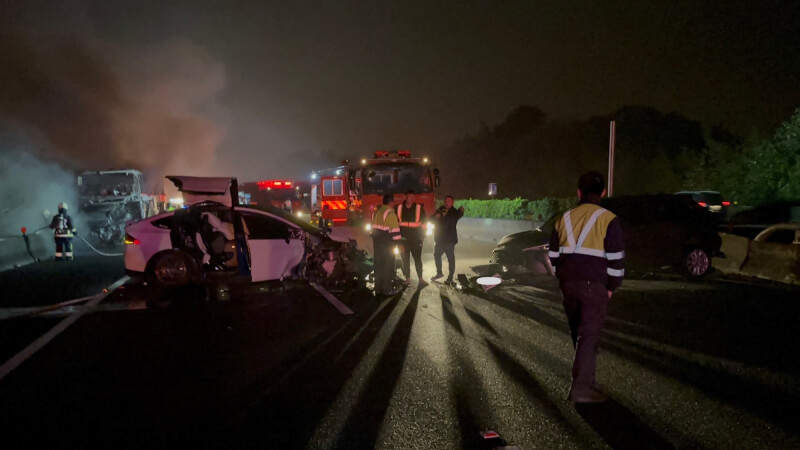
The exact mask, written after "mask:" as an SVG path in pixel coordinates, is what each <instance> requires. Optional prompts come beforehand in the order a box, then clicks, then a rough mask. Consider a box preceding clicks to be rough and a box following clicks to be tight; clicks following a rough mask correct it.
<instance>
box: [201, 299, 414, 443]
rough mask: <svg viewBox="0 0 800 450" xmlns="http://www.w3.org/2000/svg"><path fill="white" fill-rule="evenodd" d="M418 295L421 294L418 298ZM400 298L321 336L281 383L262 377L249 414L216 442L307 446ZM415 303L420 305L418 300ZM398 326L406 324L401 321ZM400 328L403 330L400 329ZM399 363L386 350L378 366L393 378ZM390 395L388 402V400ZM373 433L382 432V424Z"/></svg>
mask: <svg viewBox="0 0 800 450" xmlns="http://www.w3.org/2000/svg"><path fill="white" fill-rule="evenodd" d="M416 298H417V295H415V297H414V299H416ZM400 300H401V296H400V295H397V296H395V297H393V298H391V299H389V300H388V302H387V303H386V304H384V305H379V306H378V307H377V309H375V310H372V311H366V312H365V313H363V314H360V315H357V316H356V317H354V318H353V319H351V320H350V322H348V323H347V324H346V325H344V326H343V327H339V328H337V329H335V330H331V331H330V332H329V333H327V334H326V335H325V336H324V337H323V339H321V341H322V342H321V344H320V347H319V348H318V349H317V350H316V351H315V352H314V354H315V356H314V357H313V358H311V359H310V360H308V361H305V362H303V363H302V364H301V365H300V367H299V368H298V369H297V370H296V372H294V373H291V374H289V375H288V378H287V379H285V380H282V381H278V382H277V384H276V380H275V379H274V377H273V376H270V377H267V378H266V379H264V380H262V381H261V382H260V383H259V386H256V387H254V392H253V394H252V396H253V400H252V403H253V405H252V406H251V407H250V408H248V410H247V411H246V413H245V415H244V417H242V418H241V419H240V420H238V421H237V422H236V423H234V424H232V425H230V426H228V427H225V428H224V429H222V430H220V432H219V433H218V434H219V435H218V436H217V437H216V438H215V439H214V443H215V445H214V446H226V445H243V446H247V447H252V448H255V447H263V448H277V447H280V448H305V447H307V446H308V443H309V441H310V440H311V438H312V436H313V435H314V432H315V431H316V429H317V427H318V426H319V425H320V423H321V421H322V419H323V417H324V416H325V414H326V412H327V411H328V410H329V408H330V407H331V405H332V404H333V403H334V402H335V401H336V399H337V396H338V394H339V393H340V391H341V389H342V388H343V387H344V386H345V384H346V383H347V381H348V380H349V379H350V377H351V376H352V374H353V371H354V370H355V369H356V367H357V366H358V364H359V363H360V362H361V361H362V359H363V358H364V356H365V355H366V354H367V352H368V350H369V348H370V346H371V345H372V343H373V342H374V340H375V338H376V336H377V335H378V333H379V332H380V330H381V329H382V328H383V326H384V324H385V322H386V320H387V319H388V318H389V317H390V316H391V314H392V313H393V312H394V311H395V309H396V307H397V305H398V303H399V302H400ZM414 304H415V305H416V301H415V302H414ZM415 310H416V307H414V308H413V309H409V308H408V307H407V309H406V311H405V313H404V316H403V318H401V324H403V323H406V322H407V321H408V319H407V316H408V314H409V311H415ZM411 314H413V313H411ZM403 319H405V321H404V320H403ZM411 319H412V320H413V316H412V317H411ZM398 330H402V328H400V326H399V325H398ZM397 333H401V334H402V332H401V331H398V332H397ZM397 333H396V334H397ZM401 339H402V337H401V336H398V337H397V338H395V337H394V336H393V338H392V343H390V345H394V346H398V345H399V342H400V340H401ZM406 339H407V337H406ZM387 350H388V349H387ZM381 364H382V365H383V368H382V369H380V365H381ZM396 366H397V362H396V360H395V359H392V358H391V357H389V356H384V359H383V360H382V363H379V368H378V369H376V370H381V371H382V375H383V376H385V377H389V378H391V372H393V369H396ZM284 369H285V367H284ZM398 374H399V371H398ZM395 376H396V375H395ZM385 381H386V380H382V382H385ZM373 387H374V386H373ZM367 392H369V391H367ZM389 395H391V393H390V394H389ZM386 401H387V403H386V404H387V405H388V400H386ZM362 402H367V400H363V401H362ZM376 405H377V403H375V402H372V403H370V404H368V405H366V404H363V403H362V405H361V406H362V407H375V406H376ZM345 406H346V405H345ZM354 411H355V412H354V414H357V413H358V410H357V409H356V410H354ZM381 420H382V417H381ZM367 425H368V426H367V428H374V423H373V421H372V420H370V421H369V423H368V424H367ZM372 434H373V435H377V430H376V431H374V432H373V433H372Z"/></svg>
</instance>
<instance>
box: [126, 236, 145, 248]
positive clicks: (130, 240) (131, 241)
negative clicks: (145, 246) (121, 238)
mask: <svg viewBox="0 0 800 450" xmlns="http://www.w3.org/2000/svg"><path fill="white" fill-rule="evenodd" d="M141 243H142V241H140V240H138V239H136V238H134V237H133V236H131V235H130V234H128V233H125V245H139V244H141Z"/></svg>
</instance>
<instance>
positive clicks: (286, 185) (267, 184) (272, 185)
mask: <svg viewBox="0 0 800 450" xmlns="http://www.w3.org/2000/svg"><path fill="white" fill-rule="evenodd" d="M256 185H258V189H259V190H262V191H264V190H267V189H291V187H292V182H291V181H283V180H280V181H279V180H261V181H257V182H256Z"/></svg>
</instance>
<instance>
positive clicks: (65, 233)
mask: <svg viewBox="0 0 800 450" xmlns="http://www.w3.org/2000/svg"><path fill="white" fill-rule="evenodd" d="M50 228H51V229H53V230H55V239H56V261H62V260H64V259H66V260H67V261H72V238H73V237H74V236H75V234H77V232H78V231H77V230H76V229H75V224H74V223H73V222H72V217H70V216H69V214H67V204H66V203H64V202H62V203H59V204H58V214H56V215H55V216H54V217H53V220H52V221H50Z"/></svg>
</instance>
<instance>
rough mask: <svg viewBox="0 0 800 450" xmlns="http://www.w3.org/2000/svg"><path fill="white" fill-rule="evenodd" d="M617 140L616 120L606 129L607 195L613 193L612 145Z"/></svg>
mask: <svg viewBox="0 0 800 450" xmlns="http://www.w3.org/2000/svg"><path fill="white" fill-rule="evenodd" d="M616 141H617V122H616V121H615V120H612V121H611V126H610V128H609V131H608V192H607V194H608V196H609V197H611V196H612V195H614V147H615V144H616Z"/></svg>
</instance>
